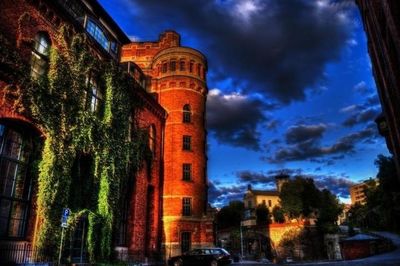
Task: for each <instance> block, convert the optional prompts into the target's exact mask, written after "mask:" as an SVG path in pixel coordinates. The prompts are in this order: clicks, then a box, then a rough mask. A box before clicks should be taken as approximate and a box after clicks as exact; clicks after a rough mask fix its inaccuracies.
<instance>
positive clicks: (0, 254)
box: [0, 242, 55, 266]
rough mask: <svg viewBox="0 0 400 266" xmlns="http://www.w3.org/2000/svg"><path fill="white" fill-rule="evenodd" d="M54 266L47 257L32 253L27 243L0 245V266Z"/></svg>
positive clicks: (5, 243) (30, 246) (29, 244)
mask: <svg viewBox="0 0 400 266" xmlns="http://www.w3.org/2000/svg"><path fill="white" fill-rule="evenodd" d="M4 264H5V265H15V264H22V265H49V266H52V265H55V263H54V261H52V260H51V259H50V258H49V257H48V256H44V255H41V254H38V253H36V252H34V250H33V248H32V245H31V243H29V242H4V243H0V265H4Z"/></svg>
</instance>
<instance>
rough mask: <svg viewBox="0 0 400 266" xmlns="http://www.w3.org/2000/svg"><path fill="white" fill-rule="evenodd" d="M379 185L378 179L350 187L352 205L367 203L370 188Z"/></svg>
mask: <svg viewBox="0 0 400 266" xmlns="http://www.w3.org/2000/svg"><path fill="white" fill-rule="evenodd" d="M378 184H379V181H378V179H367V180H364V181H362V182H360V183H357V184H354V185H352V186H350V188H349V191H350V198H351V204H352V205H355V204H361V205H364V204H365V203H366V202H367V195H366V193H365V192H366V190H367V189H369V188H375V187H377V186H378Z"/></svg>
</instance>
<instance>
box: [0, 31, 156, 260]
mask: <svg viewBox="0 0 400 266" xmlns="http://www.w3.org/2000/svg"><path fill="white" fill-rule="evenodd" d="M69 32H70V31H69V30H68V28H67V27H66V26H63V27H61V29H60V31H59V35H58V36H56V38H55V40H54V39H53V40H54V43H56V44H57V47H54V45H53V47H52V48H51V51H50V56H49V62H48V63H49V68H48V75H47V76H44V77H41V78H40V79H39V80H36V81H31V80H30V79H29V70H28V71H26V70H27V69H26V68H25V74H23V72H22V71H17V72H15V75H17V76H18V79H16V78H17V77H14V80H19V81H21V82H19V83H17V82H13V83H10V84H12V85H9V86H6V87H5V88H3V92H2V94H3V97H5V98H7V97H8V98H9V97H10V96H12V97H14V98H15V100H14V108H15V110H18V112H20V113H22V114H23V115H25V116H28V117H30V118H31V119H32V120H33V121H34V123H35V124H36V125H37V126H38V127H39V128H40V129H41V130H42V131H43V133H44V135H45V140H44V144H43V149H42V153H41V155H40V162H39V171H38V172H39V174H38V181H37V182H38V194H37V214H38V219H39V224H40V226H39V227H38V232H37V235H36V237H35V243H34V245H35V249H36V250H37V253H38V254H41V255H43V254H44V255H47V256H53V257H54V256H55V255H56V254H55V252H54V250H57V248H58V247H59V243H60V234H61V229H60V215H61V210H62V208H63V207H70V208H71V210H72V213H73V215H72V217H71V219H70V222H69V224H70V228H69V232H70V235H72V234H73V231H74V226H76V225H77V224H78V221H79V219H81V218H82V217H87V222H88V230H87V247H88V253H89V256H90V260H91V261H92V262H94V261H101V260H108V259H109V258H110V255H111V251H112V250H111V248H112V241H113V238H112V236H113V232H114V231H115V230H116V228H117V227H116V224H117V221H118V217H119V211H118V210H119V208H118V205H119V204H120V202H121V198H122V196H123V195H121V191H122V188H123V187H124V185H126V184H127V183H128V182H127V180H128V178H129V176H132V174H133V173H134V172H135V171H137V170H138V169H139V168H140V167H141V162H142V161H143V160H144V159H145V158H147V159H149V156H148V155H149V154H150V153H149V151H148V147H147V137H148V136H147V133H146V132H145V131H141V130H140V129H139V128H138V126H137V125H136V124H135V123H133V125H132V124H131V122H130V119H129V117H133V119H132V120H133V121H136V119H135V115H136V113H137V112H138V110H140V108H141V107H142V103H141V102H140V100H139V99H138V97H135V96H134V94H133V92H132V88H133V80H132V79H131V78H129V77H128V76H127V75H126V74H125V73H123V72H122V71H121V70H120V69H119V67H118V66H117V65H115V63H113V62H104V61H101V60H99V59H97V58H96V57H95V56H94V55H93V54H92V53H91V52H90V51H89V49H88V47H87V42H86V39H85V38H86V37H85V35H83V34H77V35H74V36H70V35H69V34H68V33H69ZM0 41H1V42H0V57H1V60H2V61H1V64H2V65H6V64H8V65H9V66H10V68H11V67H15V66H17V67H18V66H22V65H24V64H23V62H22V60H21V59H20V58H19V57H18V53H16V52H15V51H13V50H12V48H9V47H8V48H7V42H6V40H5V38H4V37H2V36H0ZM90 78H95V79H96V83H97V84H98V85H99V86H100V87H99V89H102V90H103V94H104V99H103V102H102V108H101V109H100V110H99V112H93V111H91V110H90V108H88V107H89V106H90V104H91V102H90V100H91V99H90V97H91V94H90V93H91V92H90V87H88V84H89V82H88V80H89V79H90ZM101 86H102V87H101ZM3 100H4V99H3ZM128 136H131V137H128ZM132 136H133V137H132ZM82 156H84V157H85V158H90V159H87V160H86V161H84V162H80V158H81V157H82ZM150 159H151V158H150ZM84 164H88V165H84ZM82 166H83V167H82ZM81 168H90V169H89V170H86V172H85V173H81V172H82V171H83V170H81ZM84 174H86V175H89V176H90V177H89V176H82V175H84ZM82 178H85V180H82ZM75 182H81V183H82V184H84V185H82V186H81V187H79V188H77V185H78V186H79V184H76V183H75ZM77 191H78V192H77ZM82 195H83V196H82ZM76 197H78V199H77V198H76ZM79 197H83V198H79Z"/></svg>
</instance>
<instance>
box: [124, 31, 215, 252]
mask: <svg viewBox="0 0 400 266" xmlns="http://www.w3.org/2000/svg"><path fill="white" fill-rule="evenodd" d="M121 61H122V62H135V63H136V64H137V65H138V66H139V67H140V68H141V69H142V70H143V72H144V73H145V75H146V76H147V77H148V84H147V86H146V88H147V91H148V92H149V93H151V94H152V95H153V96H154V97H155V98H156V99H158V102H159V103H160V105H161V106H162V107H163V108H164V109H165V110H166V111H167V113H168V117H167V120H166V126H165V136H164V139H165V141H164V187H163V206H164V209H163V225H164V231H163V244H162V245H163V252H165V256H166V257H170V256H174V255H177V254H181V253H182V252H185V251H187V250H189V249H191V248H196V247H204V246H212V245H213V220H212V217H210V215H208V214H207V213H208V210H207V208H208V201H207V182H208V181H207V176H206V172H207V169H206V165H207V158H206V132H205V120H204V119H205V103H206V96H207V91H208V89H207V84H206V72H207V62H206V58H205V57H204V55H203V54H201V53H200V52H199V51H197V50H194V49H192V48H188V47H182V46H181V45H180V36H179V35H178V34H177V33H176V32H173V31H167V32H164V33H163V34H162V35H160V38H159V40H158V41H154V42H133V43H130V44H127V45H124V47H123V49H122V57H121Z"/></svg>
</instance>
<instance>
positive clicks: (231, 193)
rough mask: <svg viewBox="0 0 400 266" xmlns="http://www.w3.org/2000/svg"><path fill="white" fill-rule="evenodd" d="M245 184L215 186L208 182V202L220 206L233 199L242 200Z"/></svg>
mask: <svg viewBox="0 0 400 266" xmlns="http://www.w3.org/2000/svg"><path fill="white" fill-rule="evenodd" d="M246 189H247V185H245V184H242V185H232V186H216V185H215V184H214V183H213V182H209V189H208V196H209V202H211V204H212V205H214V206H215V207H222V206H224V205H227V204H228V203H229V202H230V201H233V200H243V196H244V193H245V192H246Z"/></svg>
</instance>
